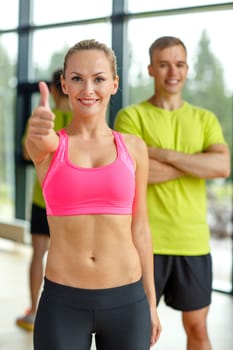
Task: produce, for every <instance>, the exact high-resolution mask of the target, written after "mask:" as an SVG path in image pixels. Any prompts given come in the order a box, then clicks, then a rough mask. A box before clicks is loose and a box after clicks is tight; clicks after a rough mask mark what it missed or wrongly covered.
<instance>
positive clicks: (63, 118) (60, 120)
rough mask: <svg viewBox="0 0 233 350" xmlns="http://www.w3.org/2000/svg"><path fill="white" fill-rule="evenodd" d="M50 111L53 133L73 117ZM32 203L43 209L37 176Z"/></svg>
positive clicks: (58, 111) (65, 113)
mask: <svg viewBox="0 0 233 350" xmlns="http://www.w3.org/2000/svg"><path fill="white" fill-rule="evenodd" d="M52 111H53V113H54V114H55V116H56V117H55V121H54V130H55V131H58V130H60V129H62V128H64V127H65V126H66V125H67V124H69V122H70V121H71V119H72V116H73V115H72V112H63V111H60V110H58V109H53V110H52ZM25 136H26V135H24V138H23V141H24V139H25ZM32 203H34V204H36V205H38V206H39V207H41V208H45V201H44V197H43V193H42V189H41V185H40V183H39V181H38V178H37V176H35V182H34V187H33V196H32Z"/></svg>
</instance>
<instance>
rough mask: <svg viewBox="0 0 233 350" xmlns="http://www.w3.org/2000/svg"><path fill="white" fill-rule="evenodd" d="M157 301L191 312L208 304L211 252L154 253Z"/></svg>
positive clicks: (210, 283)
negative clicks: (176, 254)
mask: <svg viewBox="0 0 233 350" xmlns="http://www.w3.org/2000/svg"><path fill="white" fill-rule="evenodd" d="M154 271H155V272H154V274H155V285H156V295H157V304H158V303H159V300H160V298H161V296H162V295H164V300H165V303H166V304H167V305H169V306H171V307H173V308H174V309H177V310H181V311H193V310H198V309H201V308H203V307H206V306H208V305H210V303H211V289H212V259H211V255H210V254H207V255H201V256H171V255H157V254H155V255H154Z"/></svg>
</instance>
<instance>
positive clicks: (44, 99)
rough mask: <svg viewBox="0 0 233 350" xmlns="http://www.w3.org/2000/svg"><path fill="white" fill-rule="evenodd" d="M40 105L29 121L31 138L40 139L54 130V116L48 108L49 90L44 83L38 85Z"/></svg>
mask: <svg viewBox="0 0 233 350" xmlns="http://www.w3.org/2000/svg"><path fill="white" fill-rule="evenodd" d="M39 90H40V104H39V106H38V107H37V108H36V109H35V110H34V111H33V112H32V115H31V117H30V119H29V130H30V132H31V136H33V137H35V138H39V139H40V138H41V136H43V135H49V133H50V132H51V130H53V128H54V119H55V116H54V114H53V113H52V111H51V109H50V106H49V89H48V86H47V84H46V83H45V82H43V81H41V82H40V83H39Z"/></svg>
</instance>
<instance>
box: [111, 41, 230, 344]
mask: <svg viewBox="0 0 233 350" xmlns="http://www.w3.org/2000/svg"><path fill="white" fill-rule="evenodd" d="M149 54H150V64H149V66H148V72H149V75H150V76H151V77H152V78H153V79H154V94H153V96H151V97H150V98H149V99H148V100H147V101H143V102H141V103H139V104H137V105H132V106H129V107H126V108H124V109H122V110H121V111H119V112H118V115H117V117H116V121H115V128H116V129H117V130H119V131H121V132H125V133H133V134H136V135H138V136H140V137H141V138H142V139H143V140H144V141H145V142H146V144H147V146H148V155H149V160H150V171H149V179H148V183H149V184H148V192H147V200H148V211H149V219H150V226H151V232H152V235H153V249H154V260H155V264H154V268H155V280H156V293H157V302H159V300H160V298H161V296H162V295H164V299H165V302H166V304H167V305H169V306H171V307H173V308H174V309H177V310H180V311H182V320H183V325H184V329H185V332H186V335H187V349H188V350H209V349H211V345H210V340H209V337H208V331H207V314H208V310H209V305H210V303H211V284H212V266H211V255H210V245H209V238H210V234H209V228H208V225H207V221H206V189H205V180H206V179H213V178H219V177H222V178H226V177H228V176H229V173H230V157H229V150H228V147H227V145H226V143H225V140H224V137H223V134H222V129H221V127H220V124H219V122H218V120H217V118H216V116H215V115H214V114H213V113H211V112H210V111H207V110H204V109H201V108H198V107H195V106H193V105H190V104H189V103H187V102H185V101H183V99H182V89H183V86H184V84H185V81H186V78H187V73H188V64H187V52H186V47H185V45H184V43H183V42H182V41H181V40H180V39H178V38H174V37H161V38H159V39H157V40H156V41H155V42H154V43H153V44H152V45H151V47H150V50H149Z"/></svg>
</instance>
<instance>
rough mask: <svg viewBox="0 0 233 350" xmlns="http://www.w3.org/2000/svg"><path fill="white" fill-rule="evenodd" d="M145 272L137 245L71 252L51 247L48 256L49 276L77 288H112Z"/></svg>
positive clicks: (129, 281) (130, 281) (135, 278)
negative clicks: (126, 247)
mask: <svg viewBox="0 0 233 350" xmlns="http://www.w3.org/2000/svg"><path fill="white" fill-rule="evenodd" d="M141 274H142V271H141V265H140V260H139V256H138V254H137V251H136V249H135V248H134V247H131V248H129V249H128V250H127V251H125V249H120V250H117V249H113V248H112V249H111V250H109V251H108V250H107V251H104V250H98V249H96V250H92V251H91V250H85V251H80V250H79V249H77V250H76V252H75V253H74V251H73V252H72V253H71V252H69V251H66V253H65V252H64V251H63V252H58V251H56V249H55V250H54V249H50V251H49V253H48V257H47V266H46V276H47V278H48V279H50V280H52V281H54V282H57V283H61V284H65V285H68V286H73V287H78V288H90V289H92V288H97V289H98V288H112V287H116V286H119V285H124V284H128V283H132V282H134V281H136V280H138V279H139V278H140V276H141Z"/></svg>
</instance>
